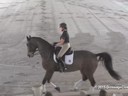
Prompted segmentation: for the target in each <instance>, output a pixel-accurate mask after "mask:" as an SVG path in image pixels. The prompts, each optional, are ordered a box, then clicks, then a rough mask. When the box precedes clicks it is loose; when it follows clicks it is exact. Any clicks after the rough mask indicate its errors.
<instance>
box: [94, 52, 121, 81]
mask: <svg viewBox="0 0 128 96" xmlns="http://www.w3.org/2000/svg"><path fill="white" fill-rule="evenodd" d="M96 56H97V57H99V60H102V61H103V62H104V65H105V67H106V69H107V71H108V72H109V74H110V75H111V76H112V77H113V78H114V79H116V80H120V79H121V76H120V75H119V74H118V73H117V72H116V71H114V69H113V65H112V57H111V55H110V54H108V53H106V52H103V53H98V54H96Z"/></svg>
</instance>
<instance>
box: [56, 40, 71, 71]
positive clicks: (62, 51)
mask: <svg viewBox="0 0 128 96" xmlns="http://www.w3.org/2000/svg"><path fill="white" fill-rule="evenodd" d="M69 48H70V44H69V43H66V44H64V45H63V46H62V48H61V50H60V52H59V53H58V56H57V58H58V61H59V63H60V67H61V68H62V67H63V70H64V67H65V63H64V62H63V60H62V56H63V55H64V54H65V53H66V52H67V50H68V49H69Z"/></svg>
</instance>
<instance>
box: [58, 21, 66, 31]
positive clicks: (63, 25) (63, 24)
mask: <svg viewBox="0 0 128 96" xmlns="http://www.w3.org/2000/svg"><path fill="white" fill-rule="evenodd" d="M60 27H61V28H63V29H66V30H67V24H66V23H64V22H63V23H60Z"/></svg>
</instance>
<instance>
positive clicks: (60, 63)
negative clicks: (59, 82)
mask: <svg viewBox="0 0 128 96" xmlns="http://www.w3.org/2000/svg"><path fill="white" fill-rule="evenodd" d="M57 61H58V63H59V68H60V72H64V71H65V64H64V62H63V60H62V59H61V58H57Z"/></svg>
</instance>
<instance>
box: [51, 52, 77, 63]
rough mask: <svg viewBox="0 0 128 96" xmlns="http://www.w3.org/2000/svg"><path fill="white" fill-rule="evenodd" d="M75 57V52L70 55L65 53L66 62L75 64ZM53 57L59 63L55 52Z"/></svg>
mask: <svg viewBox="0 0 128 96" xmlns="http://www.w3.org/2000/svg"><path fill="white" fill-rule="evenodd" d="M73 57H74V52H73V53H72V54H70V55H65V60H64V62H65V64H67V65H72V64H73ZM53 59H54V61H55V62H56V63H57V60H56V55H55V54H54V55H53Z"/></svg>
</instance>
